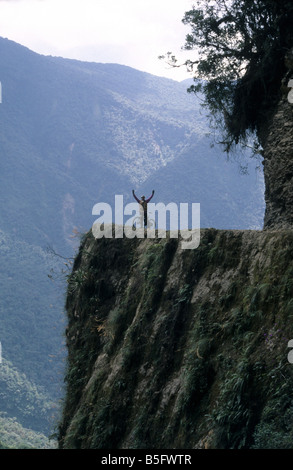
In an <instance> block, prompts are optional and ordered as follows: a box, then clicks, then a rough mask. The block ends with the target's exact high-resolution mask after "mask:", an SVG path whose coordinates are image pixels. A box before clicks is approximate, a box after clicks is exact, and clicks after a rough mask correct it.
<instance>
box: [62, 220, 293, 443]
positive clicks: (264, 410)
mask: <svg viewBox="0 0 293 470" xmlns="http://www.w3.org/2000/svg"><path fill="white" fill-rule="evenodd" d="M292 242H293V233H292V231H291V230H278V231H264V232H263V231H259V232H258V231H249V230H248V231H236V230H215V229H204V230H201V240H200V245H199V247H198V248H197V249H194V250H183V249H181V245H180V241H179V240H177V239H171V238H166V239H152V240H151V239H150V240H148V239H136V238H134V239H127V238H123V239H105V238H104V239H99V240H96V239H95V238H94V237H93V235H92V233H91V231H90V232H89V233H88V234H86V235H85V236H84V238H83V240H82V242H81V245H80V250H79V253H78V255H77V256H76V259H75V262H74V266H73V269H72V273H71V275H70V276H69V278H68V291H67V300H66V309H67V314H68V327H67V330H66V338H67V348H68V364H67V374H66V387H67V389H66V397H65V403H64V409H63V416H62V420H61V422H60V426H59V447H60V448H64V449H66V448H100V449H111V448H112V449H123V448H124V449H127V448H128V449H130V448H149V449H151V448H153V449H176V448H177V449H184V448H185V449H187V448H188V449H192V448H194V449H199V448H200V449H205V448H207V449H209V448H215V449H217V448H219V449H220V448H221V449H226V448H229V449H232V448H292V442H293V440H292V437H293V435H292V434H293V432H292V429H293V426H292V425H293V399H292V398H293V397H292V385H293V364H292V363H291V362H290V355H288V353H289V352H290V348H289V347H288V342H289V340H290V339H293V325H292V313H293V264H292V258H293V244H292Z"/></svg>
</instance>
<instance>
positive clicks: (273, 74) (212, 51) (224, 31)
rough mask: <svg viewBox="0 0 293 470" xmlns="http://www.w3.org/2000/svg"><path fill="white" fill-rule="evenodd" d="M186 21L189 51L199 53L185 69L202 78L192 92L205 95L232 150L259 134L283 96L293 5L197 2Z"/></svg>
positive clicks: (267, 0) (261, 0)
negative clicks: (282, 81) (187, 68)
mask: <svg viewBox="0 0 293 470" xmlns="http://www.w3.org/2000/svg"><path fill="white" fill-rule="evenodd" d="M183 22H184V23H185V24H187V25H189V26H190V28H191V32H190V33H189V34H188V35H187V37H186V44H185V49H187V50H190V49H196V51H197V54H198V55H199V58H198V59H196V60H192V59H190V60H188V61H187V65H188V67H190V68H191V69H192V70H193V72H194V75H195V79H196V80H198V79H202V80H203V81H199V82H197V84H196V85H193V86H192V87H190V91H195V92H198V91H199V90H201V91H202V92H203V94H204V96H205V105H206V106H207V107H208V109H209V110H210V113H211V116H212V118H213V120H214V122H215V125H216V127H217V128H218V129H219V130H220V131H221V132H222V134H223V135H222V139H223V142H222V143H223V144H225V149H226V150H228V151H229V150H230V149H231V147H232V145H233V144H238V142H242V143H243V142H244V143H246V141H247V139H246V138H247V136H250V135H251V134H252V133H253V132H255V131H256V132H259V131H260V129H261V128H262V127H263V126H264V124H265V123H266V121H267V119H268V118H269V115H270V111H271V110H272V109H273V108H274V106H275V105H276V103H277V100H278V99H279V97H280V91H281V90H280V89H281V80H282V79H283V77H284V75H285V73H286V71H287V70H288V67H286V56H287V55H288V53H289V51H290V49H291V48H292V47H293V32H292V22H293V4H292V2H291V1H289V0H281V1H275V0H257V1H255V0H233V1H231V2H228V1H227V0H216V1H215V2H210V1H209V0H199V1H197V5H196V6H194V7H193V9H192V10H190V11H188V12H186V13H185V16H184V19H183ZM287 65H288V64H287ZM255 145H257V144H255ZM256 149H257V147H255V150H256Z"/></svg>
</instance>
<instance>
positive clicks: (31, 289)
mask: <svg viewBox="0 0 293 470" xmlns="http://www.w3.org/2000/svg"><path fill="white" fill-rule="evenodd" d="M0 61H1V62H0V63H1V68H0V81H1V83H2V103H1V105H0V158H1V164H0V166H1V172H0V183H1V184H0V198H1V212H0V254H1V269H0V282H1V284H0V285H1V301H0V318H1V321H0V341H1V344H2V347H3V358H4V361H7V362H6V363H5V364H6V366H7V367H8V369H7V367H6V369H5V377H4V375H3V377H2V379H3V380H1V382H0V384H1V388H0V394H1V396H2V398H3V400H2V401H1V410H0V411H2V412H5V413H7V416H8V417H16V418H17V419H18V420H19V422H20V423H21V424H23V425H25V426H27V427H30V428H31V429H34V426H35V423H37V425H36V426H35V429H37V430H38V431H39V430H40V431H43V432H48V429H49V427H50V425H51V424H49V422H50V419H49V417H48V416H49V414H50V416H52V413H53V412H52V409H51V408H50V410H49V411H48V410H47V408H46V407H45V406H43V408H42V409H43V410H45V408H46V413H47V414H48V416H47V418H44V426H42V425H41V424H40V422H39V419H38V418H37V416H36V413H38V410H39V409H40V406H39V405H38V406H36V408H35V410H34V409H33V407H31V408H30V410H29V406H28V409H27V413H26V414H25V419H24V413H23V411H22V412H20V411H19V409H20V407H19V406H10V403H11V401H13V400H14V403H16V401H17V400H18V399H19V393H20V392H19V391H18V390H19V387H17V383H16V385H15V386H13V387H12V388H13V393H9V387H8V385H7V384H8V382H9V380H8V378H7V377H9V368H10V370H11V371H12V370H13V371H14V372H13V377H14V378H13V380H16V379H15V377H16V371H17V373H19V374H24V376H25V380H26V381H29V382H30V383H31V384H33V385H32V389H31V390H35V389H34V387H36V388H37V389H38V390H39V391H40V394H39V397H40V396H42V403H43V402H44V395H46V397H47V401H48V402H50V403H51V402H56V401H57V400H58V399H59V398H60V397H61V396H62V383H63V376H62V371H63V368H64V363H63V361H64V357H65V352H64V348H63V334H64V330H65V327H66V325H65V324H64V318H63V303H64V291H65V286H66V277H65V276H63V278H62V276H61V279H60V280H59V278H58V281H57V282H55V283H54V282H52V280H51V279H49V278H48V274H49V273H51V272H52V271H54V272H55V273H56V272H61V271H62V269H63V268H64V263H65V262H66V260H63V258H58V257H55V258H54V257H53V258H52V257H51V256H50V253H48V252H47V247H48V246H50V247H52V249H53V250H55V251H56V252H57V253H59V254H61V255H62V256H63V257H64V258H67V257H68V258H70V257H72V256H73V254H74V250H75V249H76V248H77V246H78V244H79V240H78V239H76V238H75V237H74V232H76V231H77V232H85V231H87V230H89V228H90V227H91V225H92V223H93V221H94V218H93V216H92V207H93V206H94V204H95V203H97V202H100V201H103V202H108V203H110V204H113V203H114V197H115V194H122V195H123V196H124V200H125V203H127V202H132V201H133V200H132V194H131V190H132V189H135V190H136V192H137V193H138V194H139V195H140V194H143V193H145V194H146V195H148V194H147V193H151V190H152V189H155V191H156V193H155V199H154V202H159V201H160V202H164V203H166V204H167V203H168V202H171V201H172V202H177V203H179V202H189V203H191V202H199V203H200V204H201V226H202V227H215V228H226V229H230V228H233V229H260V228H261V227H262V221H263V213H264V200H263V191H264V185H263V178H262V174H261V173H259V172H257V171H255V162H254V161H251V162H250V161H249V159H248V158H247V164H248V169H249V172H248V174H242V173H241V172H240V171H239V166H238V164H237V162H227V161H226V157H225V156H224V155H223V154H222V152H221V149H220V148H219V147H213V148H211V146H210V144H211V140H210V139H209V138H208V134H209V133H210V129H209V126H208V120H207V118H206V116H205V114H204V112H203V111H202V108H201V106H200V101H199V99H198V98H196V97H195V96H194V95H190V94H188V93H187V91H186V89H187V86H188V85H187V83H185V82H182V83H178V82H176V81H173V80H170V79H166V78H160V77H155V76H152V75H149V74H147V73H144V72H140V71H137V70H134V69H132V68H130V67H126V66H121V65H117V64H99V63H88V62H80V61H76V60H69V59H63V58H57V57H47V56H42V55H39V54H36V53H34V52H32V51H30V50H29V49H27V48H25V47H23V46H21V45H19V44H16V43H14V42H12V41H9V40H7V39H3V38H0ZM0 367H1V365H0ZM0 372H1V370H0ZM7 387H8V388H7ZM27 388H28V385H27V382H26V389H27ZM31 393H34V392H33V391H31ZM35 396H36V395H35ZM32 400H33V398H32V396H31V395H30V398H29V403H31V401H32ZM44 414H45V411H44ZM45 421H46V423H45ZM0 442H1V436H0Z"/></svg>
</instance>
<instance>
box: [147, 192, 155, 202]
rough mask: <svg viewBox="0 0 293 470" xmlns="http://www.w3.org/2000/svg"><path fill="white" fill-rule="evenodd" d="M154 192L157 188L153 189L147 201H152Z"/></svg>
mask: <svg viewBox="0 0 293 470" xmlns="http://www.w3.org/2000/svg"><path fill="white" fill-rule="evenodd" d="M154 194H155V190H154V189H153V191H152V195H151V196H150V197H149V198H148V199H147V200H146V202H150V200H151V199H152V197H153V195H154Z"/></svg>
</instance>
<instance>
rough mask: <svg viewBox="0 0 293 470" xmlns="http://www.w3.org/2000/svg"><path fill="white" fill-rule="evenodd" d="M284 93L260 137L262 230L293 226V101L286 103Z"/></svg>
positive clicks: (286, 99)
mask: <svg viewBox="0 0 293 470" xmlns="http://www.w3.org/2000/svg"><path fill="white" fill-rule="evenodd" d="M286 85H287V83H286ZM287 94H288V93H287V92H286V93H285V94H283V95H282V97H281V99H280V101H279V103H278V105H277V107H276V110H275V112H274V114H273V115H272V118H271V120H270V122H269V124H268V127H267V129H266V132H265V138H264V137H263V138H262V139H261V143H262V146H263V157H264V162H263V164H264V179H265V202H266V210H265V217H264V229H288V228H293V104H290V103H289V102H288V98H287ZM262 134H263V135H264V133H262Z"/></svg>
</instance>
